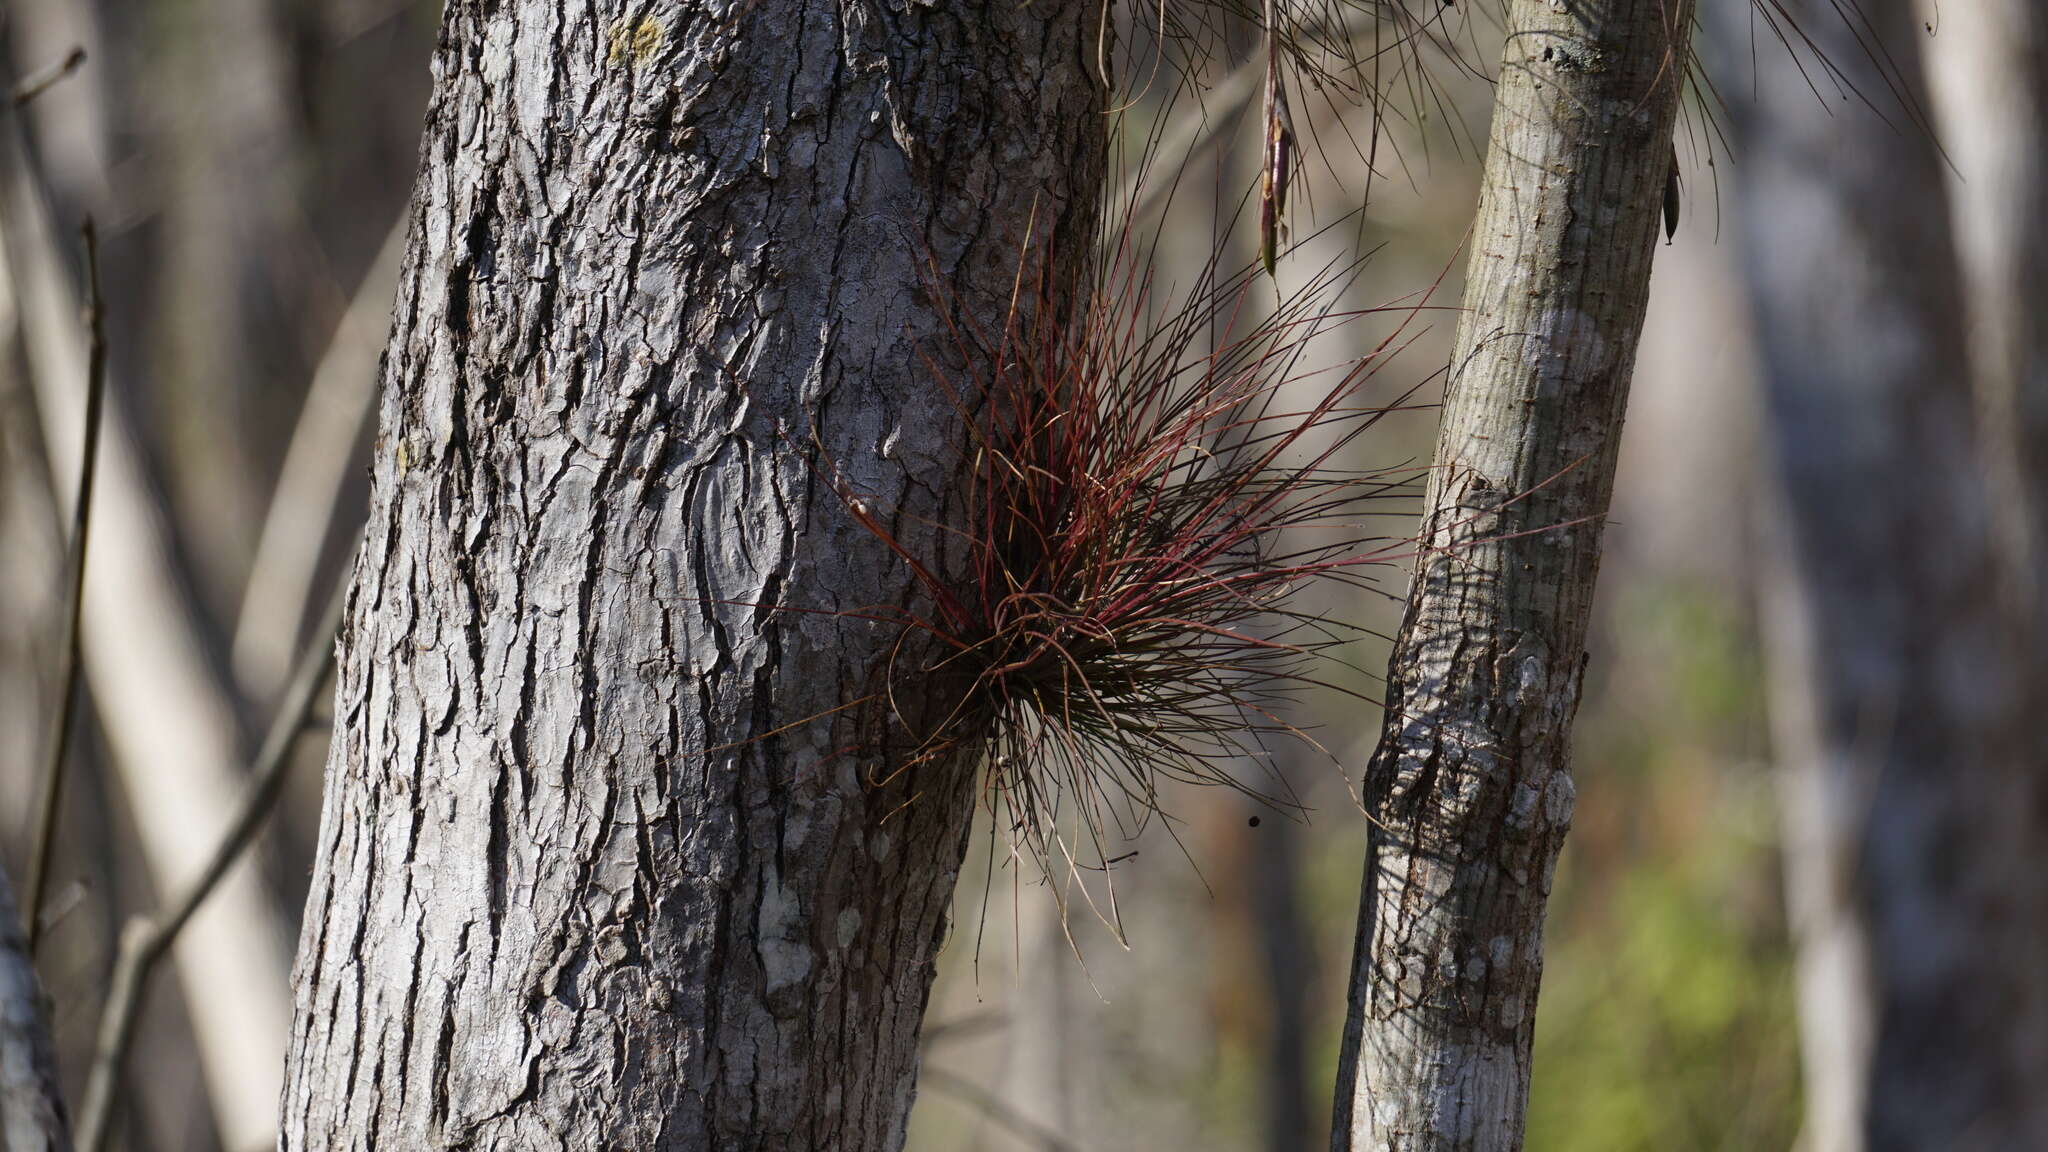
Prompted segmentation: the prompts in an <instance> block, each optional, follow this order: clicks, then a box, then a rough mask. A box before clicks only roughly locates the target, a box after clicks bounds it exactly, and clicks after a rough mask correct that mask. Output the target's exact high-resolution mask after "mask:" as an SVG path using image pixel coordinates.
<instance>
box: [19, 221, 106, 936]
mask: <svg viewBox="0 0 2048 1152" xmlns="http://www.w3.org/2000/svg"><path fill="white" fill-rule="evenodd" d="M80 232H81V233H82V235H83V236H84V238H85V280H86V297H85V329H86V339H87V340H88V342H89V344H88V347H89V351H88V353H87V358H86V363H87V366H86V372H85V435H84V444H83V445H82V446H81V447H80V449H79V457H78V458H79V468H78V495H77V497H76V498H75V499H74V500H73V501H72V502H71V547H70V554H69V556H68V557H67V558H66V562H65V581H64V640H63V643H61V644H60V645H59V646H58V648H57V678H56V688H57V709H56V712H55V713H54V714H53V715H52V716H51V719H50V734H49V737H48V740H47V742H46V743H45V745H44V747H45V748H46V749H47V751H46V752H45V754H44V758H43V774H42V777H41V779H40V780H39V781H38V783H37V787H36V824H35V840H34V847H33V848H32V849H31V855H30V857H29V873H28V904H27V906H26V907H25V908H24V910H23V912H22V915H23V916H24V917H25V918H26V920H25V922H24V927H25V928H26V930H27V932H28V950H29V954H30V955H31V956H33V955H34V954H35V950H36V945H37V944H39V943H41V942H42V938H43V898H44V894H45V893H46V892H47V891H48V890H49V885H50V852H51V847H52V845H54V844H55V842H56V839H57V813H58V810H59V808H60V807H61V806H62V803H63V797H64V763H65V760H66V752H67V751H68V750H69V747H70V744H71V729H72V726H73V725H72V720H73V718H74V717H75V716H76V714H77V712H78V622H79V617H80V616H81V615H82V614H83V610H84V605H85V546H86V540H87V537H88V535H89V532H90V530H91V527H92V489H93V475H94V473H95V472H96V471H97V466H98V464H99V457H100V410H101V409H102V408H103V407H104V406H105V401H106V395H107V324H106V298H105V297H104V296H103V295H102V294H101V292H100V243H99V233H98V231H97V230H96V229H95V228H94V227H93V223H92V221H91V220H90V219H88V220H86V222H85V226H84V227H83V228H82V229H80Z"/></svg>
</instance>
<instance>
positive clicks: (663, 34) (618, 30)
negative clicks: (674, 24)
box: [606, 17, 668, 67]
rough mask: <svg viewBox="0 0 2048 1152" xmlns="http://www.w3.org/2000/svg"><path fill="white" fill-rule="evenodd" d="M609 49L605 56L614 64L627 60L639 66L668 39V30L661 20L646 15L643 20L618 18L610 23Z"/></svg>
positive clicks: (649, 58)
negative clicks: (618, 19)
mask: <svg viewBox="0 0 2048 1152" xmlns="http://www.w3.org/2000/svg"><path fill="white" fill-rule="evenodd" d="M608 39H609V41H610V43H611V50H610V51H609V52H608V53H606V58H607V59H608V60H610V61H611V63H612V64H614V65H619V64H624V63H626V62H627V61H628V60H631V61H632V62H633V65H634V67H639V66H640V65H643V64H645V63H647V62H648V61H649V60H652V59H653V58H654V54H655V53H656V52H659V51H661V46H662V45H663V44H664V43H666V42H667V40H668V30H667V29H665V28H663V27H662V26H661V21H659V20H656V19H654V18H653V17H648V18H646V19H644V20H620V21H617V22H616V23H614V24H613V25H612V28H611V33H610V35H609V37H608Z"/></svg>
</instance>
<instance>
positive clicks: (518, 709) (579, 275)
mask: <svg viewBox="0 0 2048 1152" xmlns="http://www.w3.org/2000/svg"><path fill="white" fill-rule="evenodd" d="M1082 7H1083V6H1082V5H1078V4H1076V3H1073V2H1072V0H1061V2H1059V3H1054V4H1051V5H1036V4H1034V5H1026V6H1018V5H1003V6H993V7H990V8H988V9H986V10H981V9H968V10H956V9H954V8H952V7H937V8H934V7H927V6H924V5H921V4H913V3H894V4H892V3H884V2H879V0H846V2H844V3H839V4H834V5H825V6H819V5H816V4H804V3H794V2H791V0H736V2H734V3H730V4H725V5H719V4H644V5H626V4H617V3H593V4H587V5H567V6H562V5H556V4H554V3H549V2H541V0H527V2H523V3H522V2H512V0H506V2H504V3H501V4H498V5H496V6H482V7H479V6H477V5H468V4H460V3H452V4H451V5H450V8H449V10H448V12H447V15H446V17H445V22H444V27H443V31H442V38H441V47H440V49H439V51H438V53H437V55H436V58H435V64H434V67H435V75H436V85H435V96H434V101H433V104H432V106H431V108H430V111H429V122H428V128H427V142H426V144H425V146H424V147H423V149H422V171H421V176H420V184H419V188H418V191H417V193H416V202H415V216H414V233H413V236H412V240H411V250H410V253H409V255H408V262H409V264H410V268H409V269H408V271H407V272H406V274H405V275H404V276H403V277H402V278H401V283H402V287H401V299H400V301H399V305H398V308H397V310H396V312H397V315H398V317H399V318H400V320H399V326H398V328H397V330H396V331H395V332H394V333H393V336H392V340H391V344H390V350H389V353H388V355H387V361H386V369H385V379H384V390H383V401H382V407H383V411H382V419H381V426H382V432H381V435H380V437H379V440H378V445H377V454H376V460H375V464H374V492H373V503H372V517H373V521H381V522H382V523H381V528H379V527H378V526H377V525H375V524H373V528H372V531H371V532H370V533H369V535H368V540H369V543H368V544H367V545H366V547H365V551H364V553H363V554H362V556H361V557H360V558H359V560H358V567H357V574H356V581H357V583H356V587H355V590H354V594H353V602H352V605H351V610H350V616H349V622H348V624H347V625H346V626H345V628H344V637H343V662H342V673H341V677H340V683H339V687H338V698H339V704H338V707H337V714H338V715H341V716H344V717H346V718H347V721H346V723H345V724H343V725H342V726H341V727H340V729H339V730H338V732H337V738H336V742H335V745H334V748H333V750H332V752H331V754H330V760H329V766H328V782H327V798H326V804H325V811H324V813H323V821H324V824H325V828H326V831H325V833H324V834H323V836H322V845H323V847H322V851H321V855H320V861H319V864H318V866H317V870H316V874H315V877H314V885H313V893H312V896H311V898H310V900H309V904H308V907H309V911H310V913H311V914H310V915H309V918H308V922H307V926H306V929H305V936H304V940H303V942H302V951H301V960H300V973H299V977H298V981H297V987H296V999H297V1021H296V1024H295V1026H294V1039H293V1053H292V1060H291V1067H290V1072H289V1076H288V1087H287V1091H286V1096H285V1115H284V1139H283V1145H284V1147H286V1148H293V1149H314V1148H341V1147H350V1148H368V1147H373V1146H386V1147H475V1148H507V1149H511V1148H517V1149H529V1148H579V1149H580V1148H587V1147H619V1148H706V1149H710V1148H724V1147H735V1146H743V1147H748V1148H759V1149H799V1148H826V1147H830V1148H843V1149H886V1148H893V1147H896V1146H898V1145H899V1144H900V1143H901V1140H902V1136H903V1127H904V1123H905V1118H906V1113H907V1110H908V1105H909V1100H910V1094H911V1085H912V1080H913V1077H914V1072H915V1064H916V1033H917V1026H918V1022H919V1019H920V1017H921V1015H922V1012H923V1007H924V1001H925V996H926V994H927V992H928V986H929V982H930V977H931V964H932V958H933V954H934V952H935V949H936V947H937V945H938V941H939V939H940V936H941V932H942V921H943V916H944V913H945V909H946V907H947V904H948V899H949V896H950V892H951V888H952V882H953V878H954V874H955V872H956V870H957V868H958V865H959V859H960V855H961V852H962V851H963V848H964V843H965V831H966V825H967V819H968V815H969V810H970V806H971V798H972V794H973V793H972V787H973V770H974V767H975V766H974V765H972V764H969V763H964V762H959V761H957V760H956V761H955V762H952V763H947V764H932V765H928V766H922V767H920V768H919V769H918V770H917V771H916V772H914V773H911V774H907V776H906V778H904V779H902V780H898V781H895V782H892V783H890V784H889V785H887V786H883V787H874V786H871V784H870V777H871V776H873V775H879V773H877V772H876V768H877V766H878V764H879V763H880V761H879V760H878V759H877V757H878V756H879V755H881V754H882V753H883V752H884V751H885V749H884V748H883V747H882V745H881V743H880V741H881V739H882V738H883V737H884V736H885V735H886V733H885V731H884V729H885V728H886V723H887V722H886V718H885V717H882V716H880V715H878V714H869V713H867V712H860V711H856V712H851V713H847V714H843V715H841V716H838V717H836V718H833V719H830V720H823V721H819V722H816V723H810V724H799V725H797V726H796V727H793V728H788V729H787V730H784V731H780V732H778V733H777V734H775V735H773V736H767V737H762V734H763V733H769V732H775V731H776V730H777V729H783V728H784V727H785V726H786V725H790V724H791V723H792V722H794V721H801V720H804V719H805V718H807V717H811V716H815V715H817V714H819V713H823V712H825V711H827V710H828V709H833V708H836V707H838V706H839V705H841V704H844V703H846V702H847V701H848V700H849V699H852V698H853V697H855V696H858V695H859V694H861V693H862V692H865V691H867V690H868V689H869V687H870V686H871V684H872V681H873V678H874V675H875V672H876V670H877V668H878V667H879V665H880V662H881V661H882V660H883V659H884V658H885V657H886V656H887V654H888V651H889V649H890V646H891V644H892V643H893V641H894V639H895V637H894V635H893V633H892V632H891V631H890V630H888V629H884V628H878V627H876V626H874V625H872V624H868V623H864V622H861V621H855V620H847V619H840V618H835V617H832V616H829V615H823V614H820V613H819V612H818V611H815V610H823V611H824V612H830V611H834V610H844V609H852V608H859V607H863V606H869V605H880V604H914V603H915V602H916V590H915V588H914V585H913V583H912V581H911V580H910V579H909V573H907V572H906V571H904V570H903V568H902V565H901V564H900V563H899V562H897V561H896V560H895V559H894V558H893V557H892V556H891V554H890V553H889V552H888V551H887V550H886V548H884V547H883V546H882V545H881V543H880V542H879V541H877V540H876V539H874V538H873V537H872V536H871V535H870V534H868V533H867V532H866V531H865V530H864V529H862V528H860V527H859V525H858V524H857V523H856V522H855V521H854V520H853V519H852V518H851V517H850V516H848V515H847V514H846V513H845V511H844V509H842V508H841V507H840V506H839V496H838V495H837V493H836V492H835V491H834V488H835V487H837V486H841V485H843V486H844V487H845V489H846V490H848V491H852V492H858V493H861V494H862V495H863V496H865V497H867V498H869V499H871V500H873V501H874V502H875V503H876V504H878V505H889V506H894V507H896V508H898V509H899V510H900V511H901V516H900V517H899V521H898V528H899V530H900V531H902V532H903V533H904V535H905V537H906V538H907V539H908V540H910V541H911V542H912V544H913V545H914V546H917V547H932V546H934V544H935V540H936V538H937V531H936V530H935V529H933V528H931V527H929V525H931V524H934V523H942V522H944V520H945V519H946V518H947V517H948V516H950V515H952V514H954V511H955V510H954V509H953V508H952V507H951V505H950V503H949V500H948V493H949V492H951V491H952V490H953V480H954V477H955V476H957V475H958V474H959V470H960V468H961V466H962V461H963V459H964V455H965V445H966V441H967V436H966V432H965V429H964V428H963V427H962V426H961V421H960V419H959V417H958V415H957V414H956V413H955V412H954V411H953V408H952V405H951V402H950V401H949V400H948V399H947V398H946V397H945V395H944V393H943V391H942V390H940V389H938V388H936V387H935V386H934V385H933V383H932V381H931V380H930V378H929V376H928V374H927V373H926V371H925V370H924V368H923V367H922V361H921V358H920V357H921V354H922V355H936V356H938V357H939V358H940V359H941V360H944V359H947V358H949V357H952V356H955V355H957V354H958V350H956V349H953V348H951V347H950V345H949V344H948V342H947V340H946V338H945V331H946V328H945V324H944V319H945V318H944V317H943V316H942V314H941V311H940V309H941V308H953V309H957V310H959V311H960V312H962V313H964V316H963V317H962V318H963V319H965V320H968V321H970V322H972V323H974V324H976V325H979V326H981V327H983V328H989V329H993V328H995V327H997V326H999V325H1000V323H1001V318H1002V311H1003V309H1004V308H1005V307H1006V306H1007V304H1008V298H1009V288H1010V285H1011V283H1012V280H1013V278H1014V276H1015V275H1016V270H1017V261H1018V260H1019V259H1020V250H1021V248H1022V246H1023V245H1024V243H1025V241H1026V239H1027V229H1029V228H1034V227H1035V229H1036V230H1037V231H1038V235H1037V236H1036V237H1032V239H1035V240H1038V241H1040V242H1045V241H1047V240H1048V239H1049V240H1050V242H1051V243H1052V245H1053V247H1054V251H1056V252H1060V251H1065V252H1071V253H1074V254H1083V253H1086V252H1087V251H1089V248H1090V245H1091V243H1092V241H1093V225H1094V220H1095V198H1096V196H1097V188H1098V187H1099V184H1100V181H1101V176H1102V165H1103V151H1104V144H1103V136H1104V133H1103V120H1102V118H1101V111H1102V108H1103V100H1102V94H1101V92H1100V91H1099V89H1098V86H1097V84H1096V82H1095V80H1094V79H1093V74H1092V66H1091V64H1090V62H1091V61H1092V60H1093V59H1094V49H1093V45H1092V43H1090V42H1089V41H1088V39H1087V38H1088V36H1090V35H1092V31H1093V17H1092V14H1089V13H1084V12H1082V11H1081V9H1082ZM1034 220H1035V224H1033V223H1032V222H1033V221H1034ZM933 279H936V280H937V282H938V283H939V284H942V285H943V286H944V288H943V291H942V292H934V291H932V290H930V289H929V288H928V287H927V284H928V282H929V281H931V280H933ZM935 551H936V552H937V553H938V554H941V555H943V550H942V549H935ZM784 609H790V610H784ZM797 610H810V611H797ZM906 801H909V803H907V804H906ZM343 1021H349V1023H346V1024H344V1023H342V1022H343Z"/></svg>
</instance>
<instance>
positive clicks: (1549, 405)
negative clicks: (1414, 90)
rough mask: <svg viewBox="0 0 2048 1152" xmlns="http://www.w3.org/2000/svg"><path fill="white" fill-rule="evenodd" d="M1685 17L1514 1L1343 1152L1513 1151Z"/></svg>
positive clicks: (1433, 491)
mask: <svg viewBox="0 0 2048 1152" xmlns="http://www.w3.org/2000/svg"><path fill="white" fill-rule="evenodd" d="M1690 16H1691V5H1690V4H1689V3H1685V2H1682V0H1677V2H1674V0H1589V2H1586V3H1576V4H1571V5H1565V4H1553V3H1549V2H1546V0H1514V2H1512V3H1510V4H1509V5H1508V6H1507V11H1506V19H1507V46H1506V50H1505V55H1504V58H1503V60H1502V63H1501V68H1500V73H1499V75H1500V82H1499V90H1498V94H1497V96H1496V98H1495V103H1494V115H1493V130H1492V140H1491V143H1490V145H1489V147H1488V154H1487V166H1486V174H1485V182H1484V184H1483V186H1482V190H1481V193H1480V203H1479V214H1478V218H1477V222H1476V223H1475V225H1474V227H1473V233H1472V241H1471V257H1470V263H1469V265H1468V268H1469V271H1468V274H1467V288H1466V293H1465V301H1464V304H1465V309H1466V311H1465V312H1464V313H1463V315H1462V316H1461V317H1460V320H1459V327H1458V336H1457V341H1456V345H1455V351H1454V354H1453V359H1452V362H1451V375H1450V380H1449V384H1448V390H1447V393H1446V396H1445V401H1444V410H1443V421H1442V428H1441V431H1440V433H1439V437H1438V441H1437V449H1436V469H1435V470H1434V472H1433V473H1432V475H1431V479H1430V484H1429V490H1428V495H1427V497H1426V500H1425V503H1424V519H1423V524H1422V535H1421V539H1422V541H1423V542H1424V546H1425V548H1426V549H1427V551H1426V553H1425V555H1424V556H1423V558H1422V560H1421V561H1420V562H1419V563H1418V564H1417V571H1416V573H1415V578H1414V584H1413V586H1412V588H1411V589H1410V592H1409V601H1408V613H1407V617H1406V620H1405V622H1404V623H1403V625H1402V629H1401V633H1400V636H1399V638H1398V642H1397V643H1396V645H1395V650H1394V655H1393V658H1392V661H1391V664H1390V669H1389V674H1388V680H1389V684H1388V689H1387V723H1386V728H1385V730H1384V731H1383V733H1382V734H1381V738H1380V746H1379V750H1378V751H1377V752H1376V753H1375V755H1374V757H1373V760H1372V764H1371V767H1370V769H1369V772H1368V778H1367V789H1366V808H1367V812H1368V814H1369V816H1370V818H1371V819H1372V821H1373V828H1372V831H1371V833H1370V844H1369V848H1368V852H1367V857H1366V868H1365V881H1364V892H1363V895H1362V899H1361V903H1360V910H1359V929H1358V940H1357V944H1356V949H1357V951H1356V957H1355V960H1354V967H1353V971H1352V977H1351V1008H1350V1014H1349V1019H1348V1021H1347V1023H1346V1027H1345V1033H1344V1046H1343V1055H1342V1062H1341V1067H1340V1070H1339V1075H1338V1082H1337V1103H1336V1114H1335V1119H1334V1130H1333V1132H1332V1136H1331V1146H1332V1147H1333V1148H1334V1149H1337V1150H1339V1152H1364V1150H1368V1149H1374V1150H1379V1149H1385V1150H1394V1149H1401V1150H1424V1149H1426V1150H1438V1149H1474V1150H1478V1149H1512V1148H1519V1147H1520V1146H1521V1141H1522V1124H1523V1114H1524V1111H1525V1108H1526V1105H1527V1100H1528V1093H1529V1078H1530V1047H1531V1042H1532V1040H1533V1037H1534V1031H1535V1028H1534V1024H1535V1010H1536V992H1537V984H1538V981H1539V979H1540V977H1541V975H1542V969H1543V960H1542V956H1543V953H1542V941H1543V935H1542V933H1543V908H1544V901H1545V899H1546V897H1547V896H1548V894H1549V891H1550V882H1551V875H1552V872H1553V869H1554V867H1555V864H1556V860H1557V854H1558V850H1559V848H1560V847H1561V846H1562V844H1563V838H1564V834H1565V830H1566V828H1567V827H1568V826H1569V824H1570V822H1571V814H1572V802H1573V796H1574V792H1573V785H1572V777H1571V771H1570V762H1569V755H1568V754H1569V735H1570V728H1571V721H1572V717H1573V714H1574V712H1575V711H1576V709H1577V707H1578V699H1579V686H1580V671H1581V668H1582V666H1583V664H1584V661H1585V639H1586V629H1587V624H1588V621H1589V619H1590V617H1591V609H1592V601H1593V583H1594V576H1595V573H1596V572H1597V570H1598V567H1599V559H1600V535H1601V528H1602V516H1603V515H1604V513H1605V512H1606V510H1607V505H1608V499H1609V496H1610V494H1611V492H1612V488H1613V478H1614V463H1615V453H1616V449H1617V447H1618V445H1619V442H1620V432H1621V423H1622V415H1623V411H1624V409H1625V407H1626V402H1627V398H1628V384H1629V376H1630V373H1631V371H1632V370H1633V367H1634V361H1635V351H1636V342H1637V338H1638V336H1639V335H1640V333H1641V330H1642V323H1643V311H1644V306H1645V303H1646V300H1647V297H1648V290H1649V279H1650V264H1651V257H1652V251H1653V243H1654V238H1655V236H1656V233H1657V226H1658V218H1659V211H1660V205H1661V204H1662V201H1663V193H1664V187H1665V179H1666V176H1667V174H1668V172H1669V165H1670V161H1671V132H1672V124H1673V120H1674V117H1675V115H1676V109H1677V105H1678V96H1679V89H1680V77H1681V76H1682V75H1683V73H1684V68H1683V63H1684V60H1683V56H1684V52H1685V47H1684V37H1683V35H1682V30H1684V29H1686V28H1687V27H1688V26H1689V20H1690Z"/></svg>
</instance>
